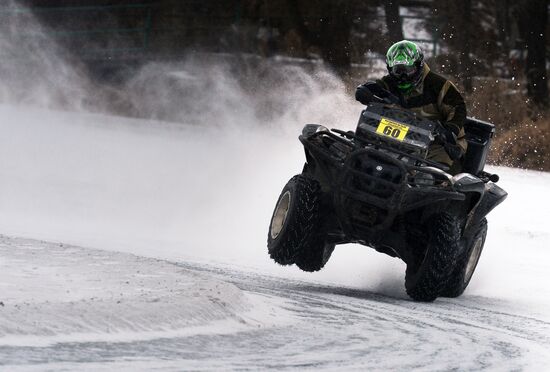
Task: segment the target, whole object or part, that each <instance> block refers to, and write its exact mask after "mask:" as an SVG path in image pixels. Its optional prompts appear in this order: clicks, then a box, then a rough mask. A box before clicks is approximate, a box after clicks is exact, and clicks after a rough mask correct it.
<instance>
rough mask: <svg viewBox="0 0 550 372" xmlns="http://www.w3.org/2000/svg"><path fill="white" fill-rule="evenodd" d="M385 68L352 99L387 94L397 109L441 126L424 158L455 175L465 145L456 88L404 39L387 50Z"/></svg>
mask: <svg viewBox="0 0 550 372" xmlns="http://www.w3.org/2000/svg"><path fill="white" fill-rule="evenodd" d="M386 66H387V68H388V72H389V74H388V75H386V76H384V77H382V79H379V80H376V81H369V82H366V83H365V84H362V85H359V86H358V87H357V90H356V92H355V98H356V99H357V100H358V101H359V102H361V103H362V104H364V105H366V104H368V103H370V102H372V101H373V100H374V99H375V97H374V96H378V97H380V98H385V97H389V96H390V93H391V94H393V95H394V96H395V97H397V98H398V100H399V105H400V106H402V107H404V108H407V109H411V110H412V111H414V112H416V113H417V114H419V115H421V116H422V117H425V118H427V119H431V120H435V121H438V122H439V123H441V125H440V126H439V127H438V130H437V133H438V134H437V135H436V139H435V141H434V143H433V144H432V145H431V146H430V149H429V151H428V159H429V160H433V161H437V162H439V163H444V164H447V165H448V166H449V167H451V172H452V173H458V170H459V168H460V162H458V161H457V160H459V159H460V158H461V157H462V156H463V155H464V153H465V151H466V147H467V142H466V138H465V132H464V122H465V120H466V105H465V104H464V99H463V98H462V96H461V95H460V93H459V91H458V89H457V88H456V86H455V85H454V84H453V83H452V82H451V81H450V80H447V79H446V78H444V77H443V76H441V75H439V74H436V73H435V72H433V71H430V68H429V67H428V65H427V64H426V63H425V62H424V55H423V54H422V51H421V50H420V48H419V47H418V45H416V44H415V43H413V42H411V41H408V40H402V41H399V42H397V43H395V44H393V45H392V46H391V47H390V48H389V49H388V52H387V53H386ZM455 161H457V162H456V164H454V163H455ZM453 165H454V166H453Z"/></svg>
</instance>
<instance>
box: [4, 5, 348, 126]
mask: <svg viewBox="0 0 550 372" xmlns="http://www.w3.org/2000/svg"><path fill="white" fill-rule="evenodd" d="M2 10H3V13H2V12H0V17H1V20H2V22H1V24H2V26H0V30H1V33H0V54H1V56H2V63H1V64H0V102H3V103H9V104H22V105H32V106H38V107H43V108H55V109H62V110H67V111H82V110H88V111H94V112H103V113H115V114H118V115H122V116H134V117H140V118H146V119H157V120H163V121H172V122H178V123H184V124H196V125H203V126H214V127H230V128H234V127H245V128H250V127H253V126H256V125H260V126H262V127H264V128H265V127H281V126H283V127H287V126H288V124H293V123H299V125H300V126H301V125H302V124H303V123H305V122H322V123H325V124H327V125H336V126H341V125H342V124H344V122H349V121H350V120H351V122H354V121H355V116H356V115H357V112H356V111H357V106H356V104H355V103H354V101H353V99H352V98H353V97H352V96H351V95H350V93H349V92H347V91H346V89H345V86H344V84H343V83H342V81H341V80H340V79H339V78H337V77H336V76H334V75H333V74H331V73H330V72H329V71H328V70H327V69H326V68H325V67H324V66H323V65H322V64H316V63H306V62H305V61H294V62H290V63H289V61H278V60H277V59H276V58H274V59H264V60H261V59H258V58H255V57H251V56H248V57H242V56H228V55H212V54H210V55H209V54H197V53H189V54H188V55H187V56H186V57H183V58H182V59H181V60H179V61H172V62H169V63H168V62H151V63H147V64H145V65H144V66H142V67H141V68H139V69H137V70H136V69H127V70H126V71H124V70H123V69H122V68H121V69H122V71H120V73H119V75H120V76H123V77H125V79H123V80H124V82H122V83H120V82H117V83H116V85H115V83H113V84H112V85H108V84H107V83H98V82H97V79H95V78H92V77H91V76H89V75H88V73H87V69H86V68H85V67H84V64H83V63H81V62H79V61H78V59H77V58H76V57H75V56H73V55H71V54H70V53H69V52H68V51H67V50H65V49H64V48H63V47H61V46H60V45H58V43H56V41H55V37H54V35H55V32H53V31H54V30H52V29H51V28H50V27H48V26H47V25H45V24H41V23H40V21H39V19H38V18H37V17H36V16H35V14H33V12H32V11H31V10H30V9H29V8H26V7H24V6H22V5H21V4H20V3H19V2H17V1H15V0H9V1H7V2H4V3H3V5H2ZM109 38H110V39H111V38H112V39H117V38H116V36H111V35H110V36H109ZM111 41H113V40H111ZM93 47H94V45H91V44H90V45H87V44H85V45H82V50H87V49H90V48H92V49H93ZM291 127H292V128H293V129H292V130H295V126H294V125H291Z"/></svg>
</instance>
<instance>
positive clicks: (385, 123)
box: [376, 118, 409, 141]
mask: <svg viewBox="0 0 550 372" xmlns="http://www.w3.org/2000/svg"><path fill="white" fill-rule="evenodd" d="M408 131H409V127H408V126H406V125H403V124H401V123H397V122H395V121H392V120H390V119H386V118H382V120H380V124H378V128H376V133H379V134H382V135H384V136H388V137H391V138H394V139H396V140H398V141H403V140H404V139H405V136H406V135H407V132H408Z"/></svg>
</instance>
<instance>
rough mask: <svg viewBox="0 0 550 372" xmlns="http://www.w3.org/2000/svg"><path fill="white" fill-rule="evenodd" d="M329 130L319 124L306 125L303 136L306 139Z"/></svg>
mask: <svg viewBox="0 0 550 372" xmlns="http://www.w3.org/2000/svg"><path fill="white" fill-rule="evenodd" d="M328 131H329V130H328V128H327V127H325V126H324V125H319V124H306V125H305V126H304V129H302V135H303V136H304V137H309V136H311V135H314V134H315V133H319V132H328Z"/></svg>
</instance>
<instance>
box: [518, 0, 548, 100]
mask: <svg viewBox="0 0 550 372" xmlns="http://www.w3.org/2000/svg"><path fill="white" fill-rule="evenodd" d="M518 5H519V7H518V9H517V11H516V16H517V22H518V27H519V31H520V34H521V35H522V38H523V40H525V47H526V48H527V59H526V61H525V73H526V76H527V94H528V96H529V97H530V98H531V99H532V100H533V103H534V104H535V105H537V106H539V107H541V108H547V107H548V84H547V74H546V26H547V23H548V0H523V1H521V2H520V4H518Z"/></svg>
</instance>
